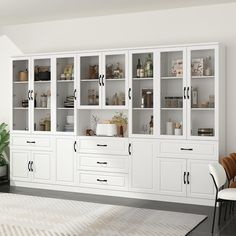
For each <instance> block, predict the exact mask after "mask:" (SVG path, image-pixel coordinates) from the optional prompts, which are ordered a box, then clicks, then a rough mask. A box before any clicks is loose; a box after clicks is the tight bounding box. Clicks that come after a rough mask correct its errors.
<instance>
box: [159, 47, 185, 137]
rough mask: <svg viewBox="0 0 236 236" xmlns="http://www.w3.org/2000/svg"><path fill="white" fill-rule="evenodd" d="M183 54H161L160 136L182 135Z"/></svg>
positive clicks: (180, 52)
mask: <svg viewBox="0 0 236 236" xmlns="http://www.w3.org/2000/svg"><path fill="white" fill-rule="evenodd" d="M182 93H183V52H182V51H177V52H175V51H173V52H172V51H171V52H162V53H161V135H182V133H183V132H182V130H183V125H185V124H183V95H182Z"/></svg>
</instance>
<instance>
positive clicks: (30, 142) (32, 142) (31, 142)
mask: <svg viewBox="0 0 236 236" xmlns="http://www.w3.org/2000/svg"><path fill="white" fill-rule="evenodd" d="M26 143H36V142H35V141H26Z"/></svg>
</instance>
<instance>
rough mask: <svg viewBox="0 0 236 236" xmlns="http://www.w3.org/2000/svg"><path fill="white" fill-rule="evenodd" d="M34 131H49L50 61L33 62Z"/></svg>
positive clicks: (38, 60)
mask: <svg viewBox="0 0 236 236" xmlns="http://www.w3.org/2000/svg"><path fill="white" fill-rule="evenodd" d="M33 73H34V76H33V78H34V79H33V91H34V93H33V96H34V97H33V99H34V109H33V111H34V112H33V117H34V119H33V127H34V129H33V130H34V131H42V132H45V131H51V59H50V58H35V59H34V60H33Z"/></svg>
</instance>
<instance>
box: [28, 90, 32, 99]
mask: <svg viewBox="0 0 236 236" xmlns="http://www.w3.org/2000/svg"><path fill="white" fill-rule="evenodd" d="M30 92H31V90H29V91H28V100H31V98H30Z"/></svg>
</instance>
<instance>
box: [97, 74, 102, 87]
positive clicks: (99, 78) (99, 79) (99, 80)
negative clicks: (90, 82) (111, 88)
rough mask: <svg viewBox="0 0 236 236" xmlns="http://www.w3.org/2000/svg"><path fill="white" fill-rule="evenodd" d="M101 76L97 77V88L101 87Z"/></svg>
mask: <svg viewBox="0 0 236 236" xmlns="http://www.w3.org/2000/svg"><path fill="white" fill-rule="evenodd" d="M101 77H102V76H101V75H99V77H98V83H99V86H102V83H101Z"/></svg>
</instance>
